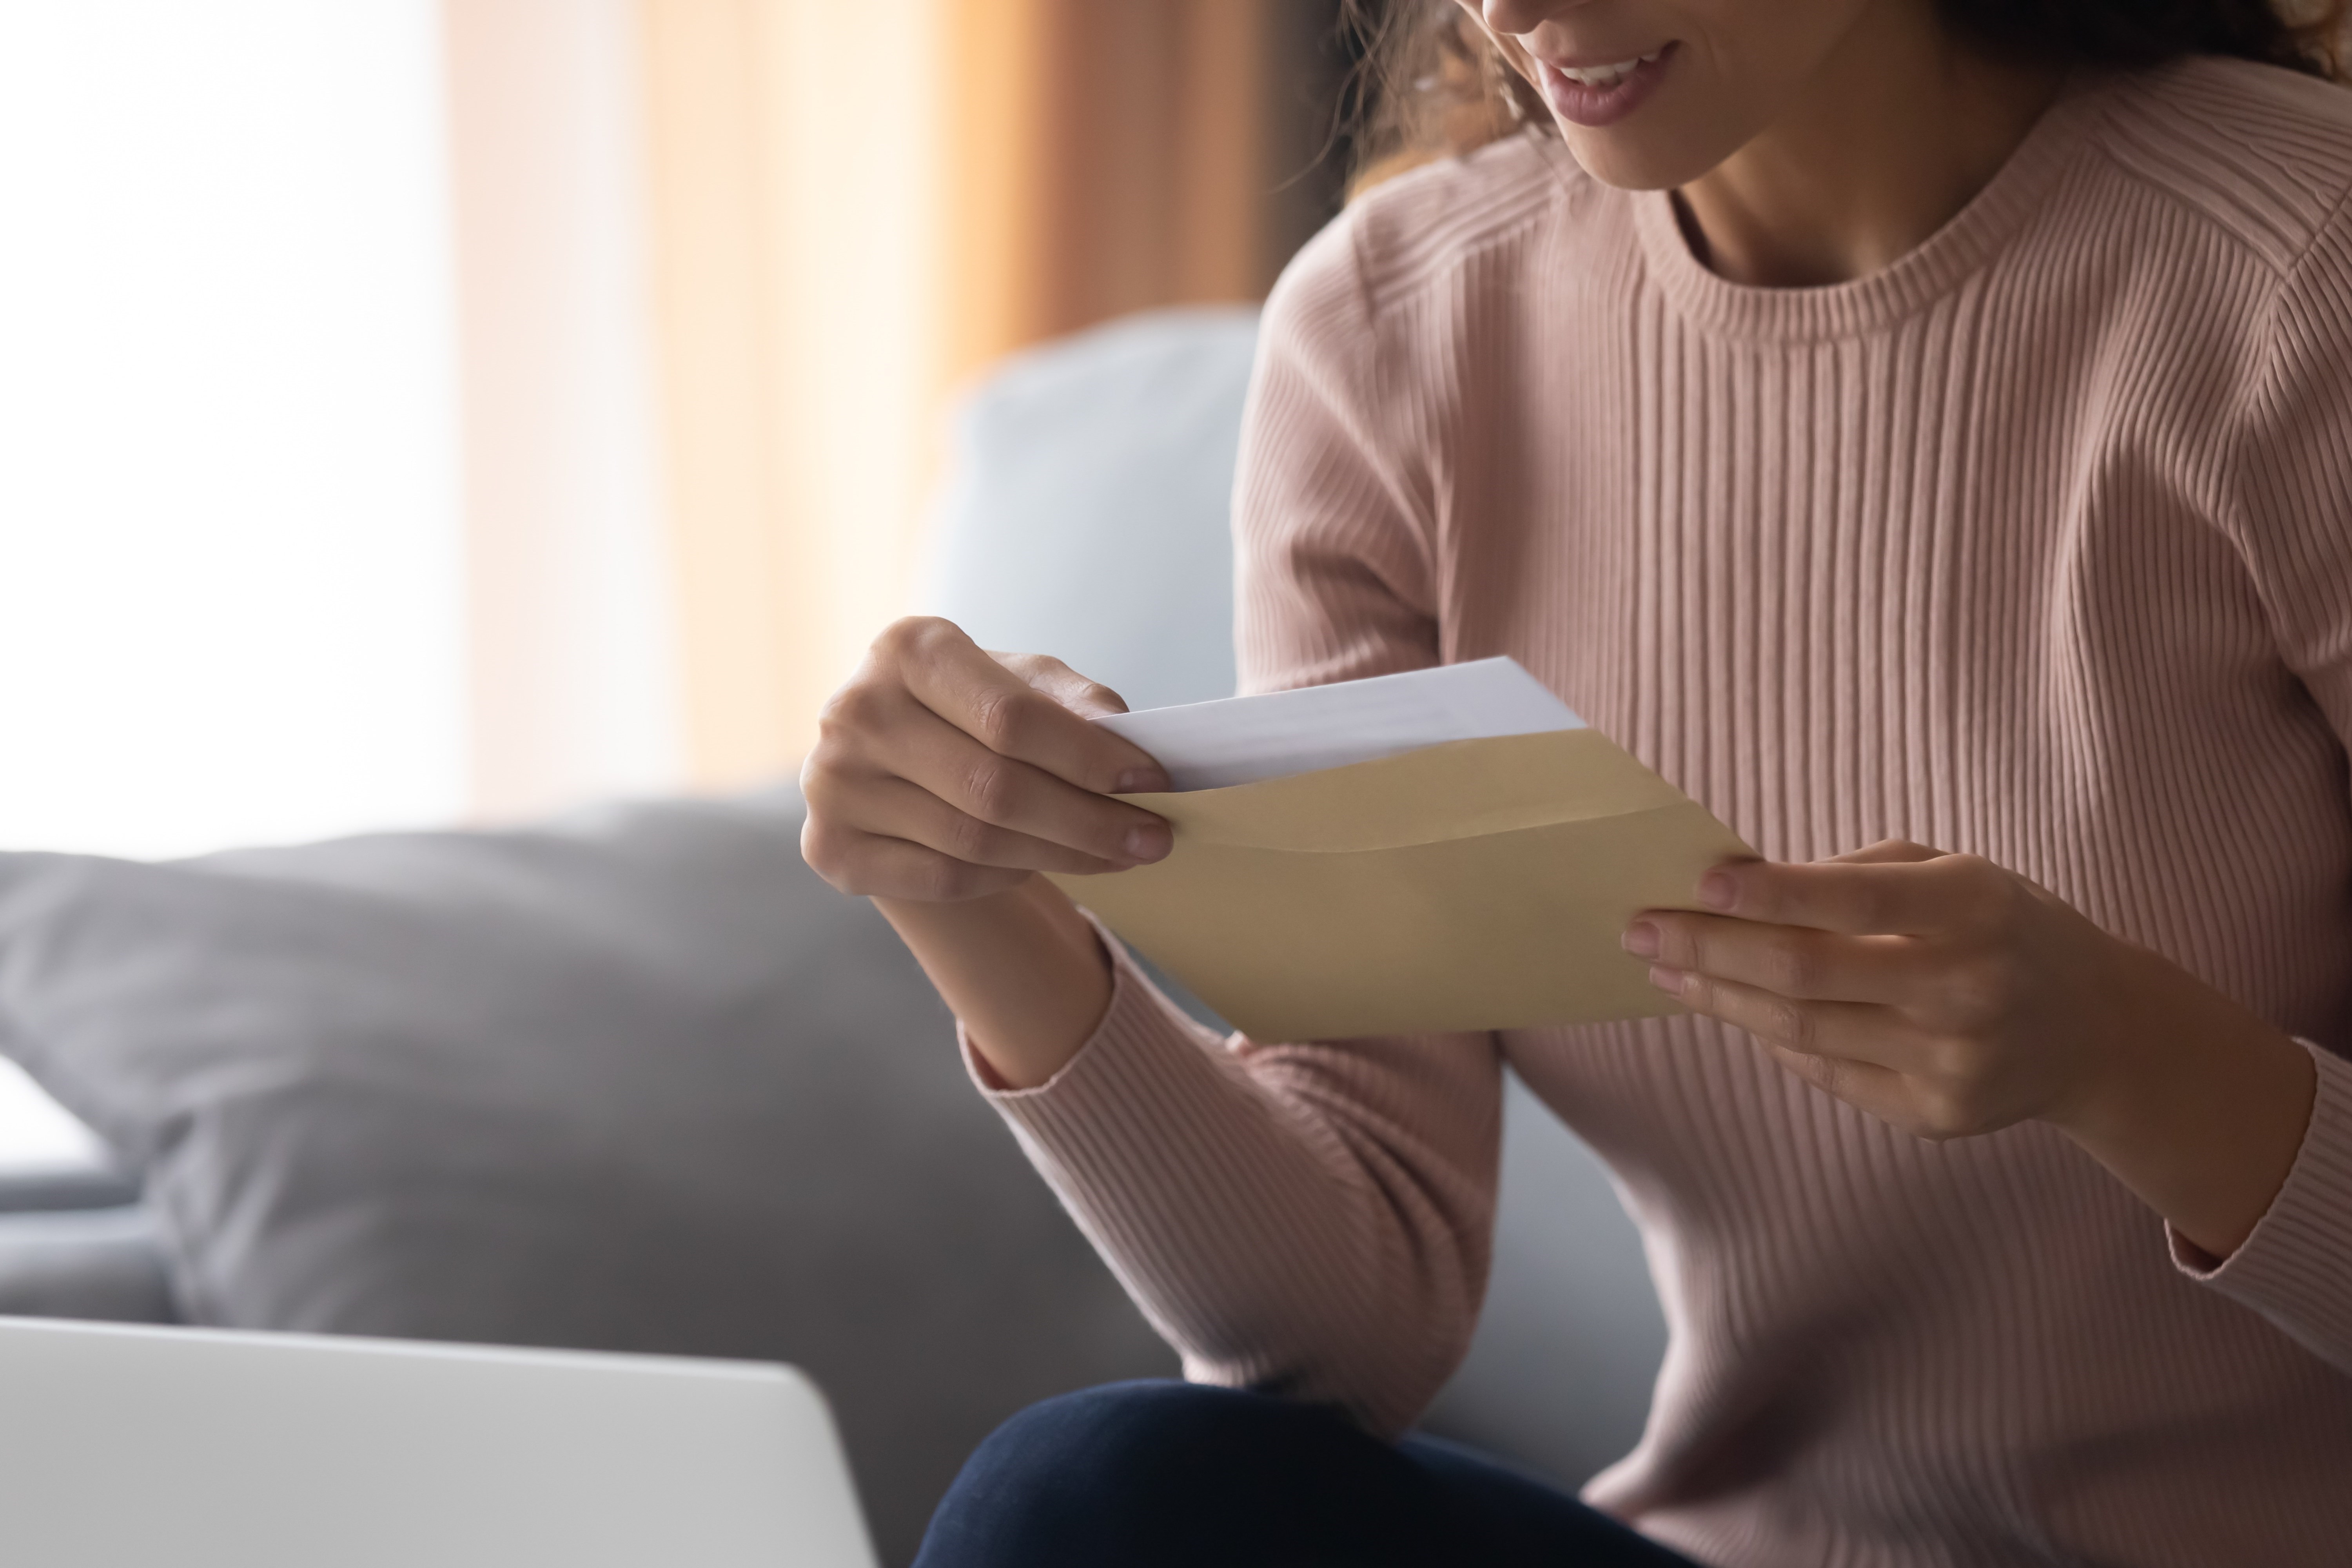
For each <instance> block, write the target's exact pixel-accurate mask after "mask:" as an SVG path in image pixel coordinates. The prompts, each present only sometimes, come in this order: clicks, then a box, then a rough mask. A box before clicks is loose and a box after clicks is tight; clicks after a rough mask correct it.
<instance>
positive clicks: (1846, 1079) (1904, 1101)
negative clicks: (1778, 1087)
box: [1764, 1041, 1913, 1127]
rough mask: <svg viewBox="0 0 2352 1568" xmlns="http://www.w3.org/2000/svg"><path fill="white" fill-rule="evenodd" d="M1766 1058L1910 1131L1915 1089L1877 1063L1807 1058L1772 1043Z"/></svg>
mask: <svg viewBox="0 0 2352 1568" xmlns="http://www.w3.org/2000/svg"><path fill="white" fill-rule="evenodd" d="M1764 1054H1765V1055H1767V1056H1769V1057H1770V1058H1772V1059H1773V1060H1774V1061H1776V1062H1779V1063H1780V1065H1781V1066H1782V1067H1784V1068H1788V1069H1789V1071H1790V1072H1791V1073H1793V1074H1795V1075H1796V1076H1797V1077H1799V1078H1801V1079H1804V1080H1805V1081H1806V1082H1807V1083H1810V1084H1811V1085H1812V1086H1813V1087H1814V1088H1815V1089H1820V1090H1821V1091H1822V1093H1823V1094H1828V1095H1832V1096H1834V1097H1836V1098H1837V1099H1839V1100H1844V1101H1845V1102H1846V1103H1847V1104H1848V1105H1851V1106H1853V1108H1854V1109H1855V1110H1859V1111H1862V1112H1864V1114H1866V1115H1870V1116H1875V1117H1876V1118H1878V1119H1879V1120H1880V1121H1885V1122H1889V1123H1892V1124H1893V1125H1895V1126H1897V1127H1907V1126H1908V1125H1909V1124H1910V1122H1911V1121H1913V1115H1912V1106H1911V1098H1912V1097H1911V1086H1910V1085H1909V1084H1908V1083H1906V1081H1905V1080H1904V1079H1903V1077H1902V1075H1901V1074H1899V1073H1895V1072H1893V1071H1890V1070H1889V1069H1887V1068H1883V1067H1880V1066H1878V1065H1877V1064H1875V1063H1874V1062H1858V1061H1853V1060H1850V1059H1848V1058H1844V1057H1811V1056H1807V1055H1805V1054H1804V1053H1803V1052H1801V1051H1792V1050H1790V1049H1789V1048H1788V1047H1785V1046H1776V1045H1773V1044H1771V1043H1770V1042H1769V1041H1768V1042H1766V1043H1765V1045H1764Z"/></svg>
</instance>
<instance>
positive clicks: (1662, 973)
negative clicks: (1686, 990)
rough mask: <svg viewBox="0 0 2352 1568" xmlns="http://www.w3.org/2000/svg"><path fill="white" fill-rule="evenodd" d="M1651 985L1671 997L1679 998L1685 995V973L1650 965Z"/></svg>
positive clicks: (1660, 964) (1655, 964) (1658, 964)
mask: <svg viewBox="0 0 2352 1568" xmlns="http://www.w3.org/2000/svg"><path fill="white" fill-rule="evenodd" d="M1650 984H1653V985H1654V986H1656V987H1657V988H1658V989H1659V990H1661V991H1663V992H1664V993H1665V994H1667V995H1669V996H1679V995H1681V994H1683V972H1682V971H1681V970H1679V969H1668V968H1667V967H1666V966H1665V965H1664V964H1663V963H1654V964H1652V965H1650Z"/></svg>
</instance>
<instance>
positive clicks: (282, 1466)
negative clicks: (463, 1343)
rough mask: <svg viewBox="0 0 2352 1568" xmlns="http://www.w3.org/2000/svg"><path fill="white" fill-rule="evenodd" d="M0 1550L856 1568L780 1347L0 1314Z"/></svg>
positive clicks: (839, 1480)
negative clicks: (480, 1343) (758, 1349)
mask: <svg viewBox="0 0 2352 1568" xmlns="http://www.w3.org/2000/svg"><path fill="white" fill-rule="evenodd" d="M0 1536H4V1537H5V1542H6V1545H5V1552H0V1556H5V1558H6V1559H7V1560H8V1561H10V1562H21V1563H40V1564H42V1565H43V1568H126V1565H128V1564H142V1563H158V1564H161V1563H171V1564H173V1568H232V1565H233V1568H319V1565H320V1564H322V1563H333V1564H336V1565H337V1568H422V1565H425V1564H430V1565H432V1568H493V1565H496V1568H516V1565H517V1564H527V1563H548V1564H551V1565H561V1568H645V1565H646V1564H648V1563H681V1564H693V1565H695V1568H783V1565H787V1564H789V1565H792V1568H873V1564H874V1554H873V1549H872V1547H871V1546H870V1545H869V1544H868V1542H867V1539H866V1528H865V1524H864V1521H863V1520H862V1519H861V1517H860V1515H859V1513H858V1509H857V1502H856V1494H855V1492H854V1491H853V1489H852V1487H851V1484H850V1479H849V1469H848V1466H847V1463H846V1461H845V1459H844V1458H843V1455H842V1450H841V1445H840V1442H839V1439H838V1437H837V1436H835V1431H834V1426H833V1421H832V1417H831V1416H830V1415H829V1414H828V1413H827V1411H826V1409H825V1405H824V1398H823V1396H822V1395H821V1394H818V1392H817V1390H816V1387H815V1385H814V1384H812V1383H810V1382H809V1380H808V1379H807V1378H806V1377H805V1376H803V1374H802V1373H799V1372H797V1371H794V1370H793V1369H792V1368H790V1367H783V1366H763V1365H756V1364H752V1363H733V1362H705V1361H692V1360H684V1359H673V1358H668V1357H655V1356H614V1355H590V1354H574V1353H570V1352H540V1351H510V1350H493V1349H474V1348H467V1347H456V1346H443V1345H424V1344H412V1343H406V1342H388V1341H377V1340H350V1339H328V1338H316V1337H310V1336H302V1335H277V1334H242V1333H223V1332H214V1331H204V1330H193V1329H134V1328H122V1327H114V1326H107V1325H97V1324H81V1323H61V1322H50V1321H33V1320H26V1319H0Z"/></svg>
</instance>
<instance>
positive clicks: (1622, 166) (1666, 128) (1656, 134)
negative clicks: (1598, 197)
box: [1559, 104, 1744, 191]
mask: <svg viewBox="0 0 2352 1568" xmlns="http://www.w3.org/2000/svg"><path fill="white" fill-rule="evenodd" d="M1649 107H1650V109H1651V110H1652V114H1636V115H1634V116H1633V119H1631V120H1628V121H1624V122H1622V124H1617V125H1612V126H1609V127H1607V128H1606V129H1604V130H1595V129H1593V128H1592V127H1591V126H1585V125H1574V124H1567V123H1561V124H1560V126H1559V133H1560V139H1561V140H1562V141H1564V142H1567V143H1568V150H1569V152H1570V153H1572V154H1573V155H1574V156H1575V158H1576V161H1577V163H1580V164H1581V165H1582V166H1583V169H1584V172H1585V173H1586V174H1590V175H1591V176H1592V177H1593V178H1594V179H1596V180H1599V181H1600V182H1601V184H1604V185H1614V186H1616V187H1617V188H1618V189H1619V190H1621V191H1667V190H1673V189H1674V188H1675V187H1676V186H1677V185H1686V184H1690V183H1691V182H1692V181H1693V180H1696V179H1697V178H1698V177H1699V176H1700V175H1702V174H1706V173H1707V172H1708V171H1710V170H1712V169H1714V168H1715V167H1716V166H1717V164H1719V163H1722V162H1723V161H1724V160H1725V159H1726V158H1728V157H1730V156H1731V154H1732V153H1736V152H1738V150H1739V146H1740V144H1741V142H1742V141H1743V140H1744V138H1741V137H1738V136H1735V135H1727V134H1726V133H1724V132H1723V131H1722V130H1721V129H1720V128H1719V127H1713V126H1695V125H1690V124H1686V123H1683V122H1679V121H1676V120H1675V118H1674V117H1673V116H1672V115H1671V114H1667V115H1657V116H1656V117H1655V118H1653V114H1655V111H1656V110H1660V109H1664V108H1666V107H1667V106H1666V105H1664V104H1653V105H1651V106H1649Z"/></svg>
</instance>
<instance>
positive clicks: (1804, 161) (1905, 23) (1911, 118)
mask: <svg viewBox="0 0 2352 1568" xmlns="http://www.w3.org/2000/svg"><path fill="white" fill-rule="evenodd" d="M2062 79H2063V71H2062V70H2060V69H2058V68H2054V67H2049V66H2041V65H2026V66H2018V65H2007V64H2002V63H2000V62H1996V61H1993V60H1989V59H1986V58H1982V57H1980V56H1978V55H1976V54H1974V53H1972V52H1970V51H1967V50H1963V49H1960V48H1958V47H1955V46H1954V44H1953V43H1952V41H1951V39H1950V38H1949V37H1948V36H1947V35H1946V34H1944V33H1943V32H1942V30H1941V28H1940V27H1939V26H1938V25H1937V22H1936V20H1935V18H1934V16H1933V13H1932V9H1931V8H1930V7H1928V6H1927V5H1916V4H1904V3H1900V0H1887V3H1885V4H1879V5H1872V6H1870V7H1869V8H1868V9H1867V10H1866V11H1865V12H1864V15H1863V16H1862V17H1861V18H1860V19H1859V20H1858V21H1857V22H1856V24H1855V26H1854V30H1853V32H1852V33H1850V34H1848V35H1847V37H1845V39H1844V40H1843V42H1842V43H1841V44H1840V46H1839V47H1838V49H1837V50H1836V52H1835V53H1834V54H1832V57H1831V58H1830V59H1829V60H1828V61H1827V62H1826V63H1825V64H1824V65H1823V67H1822V71H1821V73H1820V74H1819V75H1818V76H1816V77H1815V78H1814V79H1812V80H1811V82H1810V83H1809V84H1808V85H1807V87H1806V89H1805V90H1804V92H1803V93H1802V94H1801V102H1800V104H1799V106H1798V108H1797V109H1796V110H1794V111H1793V112H1791V113H1790V115H1789V116H1788V117H1787V118H1785V119H1783V120H1781V121H1778V122H1776V123H1775V124H1773V125H1772V126H1771V127H1770V128H1769V129H1768V130H1766V131H1765V132H1763V133H1762V134H1760V135H1759V136H1758V137H1757V138H1756V139H1755V140H1754V141H1752V142H1748V144H1747V145H1746V146H1744V147H1742V148H1741V149H1740V150H1739V151H1738V152H1737V153H1733V154H1732V155H1731V156H1730V157H1729V158H1727V159H1726V160H1725V161H1724V162H1723V163H1719V164H1717V166H1716V167H1715V168H1714V169H1712V170H1710V171H1708V172H1707V173H1706V174H1703V175H1701V176H1700V177H1699V178H1697V179H1696V180H1693V181H1692V182H1691V183H1690V184H1686V185H1685V186H1683V187H1682V188H1681V189H1680V190H1679V191H1677V192H1676V193H1675V195H1676V198H1677V202H1678V205H1679V208H1680V211H1681V214H1682V217H1683V224H1684V229H1685V234H1686V235H1687V236H1688V237H1689V239H1690V242H1691V244H1692V247H1693V248H1694V249H1696V251H1697V253H1698V256H1699V258H1700V259H1701V260H1703V261H1705V262H1706V265H1707V266H1708V267H1709V268H1713V269H1714V270H1715V271H1716V272H1717V274H1719V275H1720V276H1722V277H1724V278H1727V279H1730V280H1731V281H1733V282H1735V283H1748V284H1754V285H1757V286H1759V287H1764V288H1783V289H1788V288H1809V287H1816V286H1820V285H1823V284H1832V283H1845V282H1851V281H1852V280H1853V279H1857V278H1863V277H1867V276H1868V275H1869V274H1871V273H1873V272H1875V271H1877V270H1879V269H1880V268H1884V267H1886V266H1888V265H1889V264H1891V263H1892V262H1894V261H1895V260H1896V259H1898V258H1901V257H1903V256H1904V255H1906V254H1907V253H1908V252H1910V251H1911V250H1914V249H1916V247H1918V246H1919V245H1920V244H1921V243H1923V242H1924V241H1925V240H1926V239H1927V237H1928V236H1930V235H1932V234H1934V233H1935V232H1936V231H1937V229H1939V228H1941V227H1943V226H1944V225H1945V224H1947V223H1948V222H1950V221H1951V219H1952V218H1953V216H1955V215H1957V214H1958V212H1959V210H1960V209H1961V208H1962V207H1964V206H1966V205H1968V204H1969V201H1970V200H1972V199H1973V198H1974V197H1975V195H1977V193H1978V192H1979V191H1981V190H1983V189H1984V187H1985V186H1986V185H1987V184H1990V182H1991V180H1992V177H1993V176H1994V175H1995V174H1998V173H2000V167H2001V165H2002V164H2003V163H2007V162H2008V161H2009V157H2010V154H2011V153H2014V152H2015V151H2016V150H2017V146H2018V143H2019V142H2022V141H2024V139H2025V136H2026V133H2027V132H2029V131H2031V130H2032V128H2033V123H2034V121H2037V120H2039V119H2040V118H2041V117H2042V111H2043V110H2046V109H2048V108H2049V106H2050V103H2051V101H2052V100H2053V99H2054V98H2055V97H2056V96H2057V92H2058V88H2059V84H2060V82H2061V80H2062Z"/></svg>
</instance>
